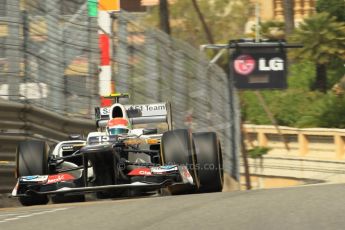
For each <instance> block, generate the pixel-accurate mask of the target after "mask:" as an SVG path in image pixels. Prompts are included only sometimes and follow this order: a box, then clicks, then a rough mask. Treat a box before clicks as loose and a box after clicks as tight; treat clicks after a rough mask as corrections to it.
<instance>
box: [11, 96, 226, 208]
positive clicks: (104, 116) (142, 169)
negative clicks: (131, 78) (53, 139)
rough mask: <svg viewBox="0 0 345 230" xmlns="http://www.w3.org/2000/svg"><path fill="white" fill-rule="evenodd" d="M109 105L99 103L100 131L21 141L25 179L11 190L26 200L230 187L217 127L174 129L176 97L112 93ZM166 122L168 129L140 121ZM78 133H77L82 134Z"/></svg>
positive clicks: (27, 202) (21, 173) (34, 202)
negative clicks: (147, 100)
mask: <svg viewBox="0 0 345 230" xmlns="http://www.w3.org/2000/svg"><path fill="white" fill-rule="evenodd" d="M109 97H111V98H114V99H115V103H114V104H113V105H112V106H110V107H105V108H100V107H97V108H96V109H95V112H96V124H97V128H98V131H97V132H91V133H89V135H88V137H87V139H86V140H82V139H81V138H77V137H74V138H73V139H74V140H69V141H63V142H60V143H58V144H56V146H55V147H51V148H49V146H48V145H47V144H46V143H45V142H42V141H34V140H30V141H25V142H21V143H19V145H18V148H17V158H16V164H17V167H16V175H17V178H18V182H17V184H16V186H15V188H14V189H13V192H12V197H19V201H20V202H21V204H23V205H39V204H47V203H48V201H49V197H51V199H52V201H53V202H55V203H59V202H73V201H83V200H85V194H86V193H94V194H95V195H96V197H97V198H113V197H121V196H133V195H144V194H152V193H162V191H164V193H166V192H168V193H170V194H181V193H184V194H185V193H202V192H219V191H221V190H222V187H223V170H222V152H221V146H220V142H219V140H218V138H217V135H216V133H214V132H203V133H191V132H190V131H189V130H187V129H177V130H173V129H172V120H171V108H170V104H169V103H157V104H145V105H122V104H120V103H119V99H120V98H123V97H128V95H127V94H113V95H111V96H109ZM163 122H164V123H166V124H167V129H168V131H165V132H163V134H158V133H157V129H156V128H154V129H152V128H150V129H149V128H140V129H135V128H133V126H134V125H138V124H150V123H163ZM76 139H77V140H76Z"/></svg>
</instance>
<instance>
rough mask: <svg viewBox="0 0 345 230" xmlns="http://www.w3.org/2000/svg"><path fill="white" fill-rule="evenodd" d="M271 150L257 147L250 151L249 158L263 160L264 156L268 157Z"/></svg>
mask: <svg viewBox="0 0 345 230" xmlns="http://www.w3.org/2000/svg"><path fill="white" fill-rule="evenodd" d="M270 150H271V149H270V148H267V147H258V146H255V147H254V148H252V149H250V150H248V156H249V157H250V158H254V159H257V158H262V157H263V156H264V155H266V154H267V153H268V152H269V151H270Z"/></svg>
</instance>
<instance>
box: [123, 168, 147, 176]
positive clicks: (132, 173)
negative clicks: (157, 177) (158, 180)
mask: <svg viewBox="0 0 345 230" xmlns="http://www.w3.org/2000/svg"><path fill="white" fill-rule="evenodd" d="M128 175H129V176H152V173H151V170H150V169H149V168H136V169H133V170H132V171H130V173H128Z"/></svg>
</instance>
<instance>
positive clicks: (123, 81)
mask: <svg viewBox="0 0 345 230" xmlns="http://www.w3.org/2000/svg"><path fill="white" fill-rule="evenodd" d="M118 28H119V29H118V33H117V36H118V42H117V47H116V48H117V50H116V60H117V63H118V65H117V66H118V76H117V77H116V88H117V91H118V92H120V93H125V92H127V91H128V85H129V84H128V83H129V79H128V77H129V71H128V66H129V63H128V61H129V59H128V48H127V46H128V41H127V38H128V31H127V21H126V19H125V18H124V17H123V16H122V15H121V14H119V15H118Z"/></svg>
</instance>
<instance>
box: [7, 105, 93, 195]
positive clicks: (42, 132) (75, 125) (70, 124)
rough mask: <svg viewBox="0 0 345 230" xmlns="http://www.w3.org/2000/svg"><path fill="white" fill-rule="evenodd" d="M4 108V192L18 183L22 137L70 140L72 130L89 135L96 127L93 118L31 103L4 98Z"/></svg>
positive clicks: (24, 138) (27, 138) (56, 140)
mask: <svg viewBox="0 0 345 230" xmlns="http://www.w3.org/2000/svg"><path fill="white" fill-rule="evenodd" d="M0 111H1V112H0V193H8V192H10V191H11V189H12V188H13V186H14V184H15V177H14V160H15V150H16V146H17V143H18V142H19V141H23V140H29V139H38V140H46V141H48V142H50V143H54V142H58V141H61V140H66V139H67V138H68V135H69V134H75V133H78V134H82V135H84V136H86V135H87V134H88V133H89V132H90V131H92V130H95V129H96V126H95V122H94V121H92V120H86V119H79V118H74V117H69V116H62V115H60V114H56V113H54V112H51V111H48V110H44V109H42V108H38V107H35V106H33V105H30V104H21V103H16V102H13V101H0Z"/></svg>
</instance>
